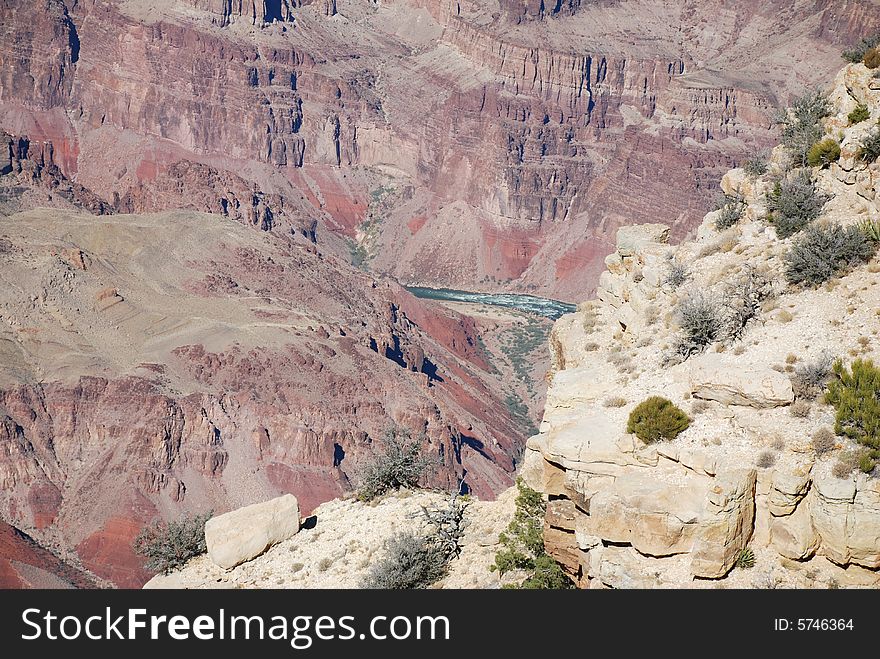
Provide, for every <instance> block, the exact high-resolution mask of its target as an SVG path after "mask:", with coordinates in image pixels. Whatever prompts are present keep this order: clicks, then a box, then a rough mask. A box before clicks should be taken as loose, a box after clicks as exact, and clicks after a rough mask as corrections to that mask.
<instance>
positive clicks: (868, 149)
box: [859, 130, 880, 163]
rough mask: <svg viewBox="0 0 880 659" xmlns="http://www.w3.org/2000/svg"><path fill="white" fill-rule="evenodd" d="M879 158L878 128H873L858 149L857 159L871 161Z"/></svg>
mask: <svg viewBox="0 0 880 659" xmlns="http://www.w3.org/2000/svg"><path fill="white" fill-rule="evenodd" d="M878 158H880V130H875V131H874V132H873V133H871V134H870V135H868V137H866V138H865V143H864V144H862V148H861V149H859V160H861V161H862V162H867V163H872V162H874V161H875V160H877V159H878Z"/></svg>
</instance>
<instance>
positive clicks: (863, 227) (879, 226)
mask: <svg viewBox="0 0 880 659" xmlns="http://www.w3.org/2000/svg"><path fill="white" fill-rule="evenodd" d="M859 231H861V232H862V233H863V234H865V238H867V239H868V240H870V241H871V242H872V243H880V222H878V221H877V220H871V219H864V220H862V221H861V222H859Z"/></svg>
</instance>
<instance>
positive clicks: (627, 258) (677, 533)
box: [523, 64, 880, 588]
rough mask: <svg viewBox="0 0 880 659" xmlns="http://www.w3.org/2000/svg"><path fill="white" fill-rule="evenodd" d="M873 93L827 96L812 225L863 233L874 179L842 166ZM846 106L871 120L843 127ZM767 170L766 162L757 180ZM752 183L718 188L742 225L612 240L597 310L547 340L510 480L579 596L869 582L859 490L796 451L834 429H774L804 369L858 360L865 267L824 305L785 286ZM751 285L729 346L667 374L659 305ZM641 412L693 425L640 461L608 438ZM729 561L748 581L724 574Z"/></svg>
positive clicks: (875, 208)
mask: <svg viewBox="0 0 880 659" xmlns="http://www.w3.org/2000/svg"><path fill="white" fill-rule="evenodd" d="M875 87H877V86H876V85H875V84H873V81H872V78H871V72H870V71H868V70H867V69H866V68H865V67H864V66H862V65H860V64H859V65H851V66H848V67H846V68H845V69H844V70H843V71H842V72H841V73H840V74H839V75H838V76H837V78H836V80H835V85H834V87H833V89H832V90H831V93H830V98H831V100H832V103H833V105H834V113H833V116H832V117H830V118H828V119H827V120H826V122H825V126H826V129H827V130H828V131H829V133H831V134H833V135H834V136H840V137H841V138H842V145H843V152H844V155H843V157H842V158H841V160H840V161H839V162H838V163H835V164H833V165H831V166H830V168H828V169H822V170H820V169H818V168H816V169H815V170H814V174H815V175H816V177H817V179H818V181H819V186H820V188H821V190H822V191H824V192H826V193H827V194H829V196H830V198H831V200H830V201H829V203H828V204H827V206H826V209H825V212H824V213H823V216H822V218H820V220H819V221H820V222H839V223H843V224H852V223H855V222H859V221H864V220H871V221H874V222H877V221H878V220H880V188H878V182H880V164H878V163H872V164H870V165H868V164H865V163H864V162H861V161H860V160H858V159H857V158H855V157H854V154H855V153H857V150H858V145H859V144H860V143H861V142H862V141H863V140H864V139H865V137H866V136H867V135H868V134H869V133H870V132H871V131H872V130H876V128H875V127H874V126H875V124H876V121H877V119H878V117H880V89H876V88H875ZM858 104H865V105H867V106H868V107H869V109H870V111H871V117H870V118H869V120H867V121H865V122H861V123H859V124H856V125H853V126H850V125H849V122H848V120H847V115H848V113H849V112H850V111H851V110H852V109H853V108H854V107H856V106H857V105H858ZM785 161H786V155H785V153H784V151H783V150H782V149H781V148H777V149H775V150H774V152H773V158H772V160H771V171H770V173H769V176H770V177H772V176H774V175H777V174H779V173H780V172H781V171H783V167H784V163H785ZM769 185H770V184H769V183H768V178H767V177H759V178H757V179H755V178H750V177H748V176H746V174H745V173H744V172H743V170H741V169H734V170H732V171H730V172H728V173H727V174H726V175H725V177H724V178H723V180H722V188H723V190H724V191H725V192H728V193H733V192H734V191H737V190H738V191H739V192H740V193H742V194H743V195H744V197H745V200H746V202H747V204H748V206H747V209H746V211H745V215H744V217H743V219H741V220H740V221H739V222H738V223H737V224H736V225H734V226H733V227H732V228H731V229H727V230H726V231H723V232H721V231H718V230H717V229H716V228H715V220H716V218H717V215H718V213H717V212H712V213H709V214H708V215H707V216H706V217H705V219H704V221H703V224H702V225H701V226H700V228H699V231H698V235H699V237H698V239H697V240H695V241H690V242H685V243H682V244H681V245H680V246H678V247H674V246H672V245H670V244H669V241H668V233H667V232H666V231H665V229H664V227H662V226H658V225H646V226H641V227H628V228H626V229H622V230H620V231H619V232H618V236H617V246H616V250H615V252H614V253H613V254H611V255H610V256H609V257H608V258H607V259H606V265H607V270H606V271H605V273H603V275H602V276H601V278H600V288H599V291H598V300H595V301H592V302H589V303H585V304H584V305H582V307H581V310H580V311H579V312H578V313H576V314H572V315H569V316H564V317H563V318H561V319H560V320H559V321H558V322H557V324H556V326H555V328H554V332H553V336H552V340H551V352H552V354H553V358H554V366H555V374H554V376H553V379H552V381H551V384H550V389H549V392H548V397H547V407H546V409H545V414H544V419H543V422H542V425H541V430H540V433H539V434H538V435H535V436H534V437H532V438H531V439H530V440H529V442H528V444H527V454H526V458H525V466H524V467H523V475H524V477H525V478H526V479H527V480H528V482H529V483H530V484H532V485H533V486H534V487H536V488H538V489H540V490H541V491H543V492H544V493H546V494H547V495H548V496H549V498H550V501H549V504H548V509H547V516H546V520H545V536H544V537H545V542H546V544H547V547H548V550H549V551H550V552H551V553H552V554H553V555H554V556H555V557H556V558H557V560H559V561H560V562H561V563H562V564H563V565H564V567H565V569H566V570H567V571H568V573H569V574H570V575H571V577H572V578H573V579H574V580H575V581H576V582H577V583H578V584H579V585H581V586H583V587H590V588H609V587H610V588H629V587H638V588H652V587H712V586H713V585H714V584H715V583H716V581H717V580H721V582H722V583H725V584H729V585H731V586H748V587H775V586H778V585H782V584H787V585H799V586H811V587H813V586H819V587H822V586H826V585H832V586H833V585H848V586H866V585H873V586H876V585H878V584H880V574H878V572H877V570H878V568H880V497H878V494H880V479H878V478H877V472H876V470H875V472H874V473H872V474H865V473H860V472H859V471H858V470H854V471H853V472H852V473H849V474H846V473H844V474H840V473H837V471H835V472H832V467H833V465H834V463H835V462H836V461H837V459H838V458H839V457H840V456H841V455H842V454H843V453H845V452H846V451H848V450H852V449H853V448H854V447H855V445H854V444H853V443H852V442H851V440H848V439H846V438H845V437H837V444H836V446H834V447H833V448H832V449H831V450H830V451H829V452H828V453H816V452H815V451H814V448H813V445H812V443H811V437H812V435H813V434H814V433H815V432H816V431H817V430H818V429H820V428H829V427H833V426H834V414H835V412H834V409H833V408H832V407H830V406H829V405H826V404H823V403H822V400H821V398H820V399H819V400H816V401H813V402H812V403H811V404H809V405H807V407H806V410H805V411H804V409H803V406H804V405H805V404H806V403H805V402H804V401H799V405H800V406H801V407H800V409H798V410H795V412H796V414H795V413H792V412H791V405H792V403H793V402H794V398H795V397H794V392H793V389H792V382H791V380H790V377H791V373H792V372H793V371H795V370H796V369H797V368H798V367H799V366H800V365H801V364H802V363H804V362H808V361H812V360H815V359H816V358H818V357H820V356H821V355H823V354H829V355H835V356H839V357H842V358H844V359H850V358H851V357H852V355H857V356H860V357H861V356H863V357H866V358H873V359H874V360H875V361H876V360H877V356H876V346H875V345H874V342H873V336H874V334H876V333H877V332H878V329H880V326H878V319H877V315H876V314H875V309H876V307H877V306H878V304H880V297H878V293H877V291H876V287H875V284H876V274H875V273H876V270H877V266H876V263H874V262H872V263H871V264H869V265H867V266H862V267H859V268H857V269H856V270H855V271H853V272H851V273H849V274H846V275H845V276H843V277H842V278H841V279H840V280H839V281H837V282H835V284H834V285H829V286H826V287H823V288H818V289H808V290H800V289H796V288H792V287H790V286H787V285H786V283H785V279H784V276H783V268H784V261H783V255H784V254H785V252H786V251H787V249H788V248H789V247H790V246H791V244H792V243H793V242H794V241H796V240H798V237H797V236H796V237H794V238H789V239H786V240H780V239H779V238H777V237H776V234H775V231H774V230H773V229H772V228H771V227H770V226H769V225H768V224H767V223H766V222H765V221H764V220H763V216H764V214H765V206H764V203H765V194H766V192H767V190H768V189H769ZM673 262H678V263H680V264H685V265H686V267H687V271H688V279H687V281H686V282H685V283H684V284H682V285H681V286H679V287H678V288H674V287H673V286H672V285H670V284H668V283H666V281H665V280H666V275H667V274H668V272H669V270H670V267H671V265H672V264H673ZM750 272H759V273H762V275H763V276H766V277H767V278H768V279H769V281H770V282H771V287H772V292H771V297H770V300H769V301H765V302H764V304H763V306H762V308H761V309H760V310H759V312H758V317H757V319H756V320H755V321H753V322H752V323H751V324H749V325H748V326H747V328H746V331H745V333H744V335H743V336H742V338H741V339H739V340H732V341H729V342H727V343H721V344H717V345H713V346H712V347H711V348H710V349H709V350H708V351H706V352H703V353H701V354H697V355H694V356H691V357H690V358H688V359H687V360H685V361H681V360H680V359H679V360H672V361H670V359H669V355H670V349H671V345H672V343H673V342H674V341H675V340H676V332H677V327H676V322H677V321H676V316H675V314H674V312H673V310H674V309H675V308H676V305H677V303H678V302H680V301H681V300H682V299H684V298H686V297H688V296H689V295H691V294H693V293H695V292H697V291H700V292H702V293H705V294H707V295H710V296H713V295H714V296H716V297H718V296H722V295H725V294H727V295H729V294H730V291H731V288H730V287H731V285H732V284H734V283H735V282H736V281H737V279H738V278H741V277H742V276H744V275H747V274H748V273H750ZM719 299H720V298H719ZM651 395H661V396H665V397H667V398H669V399H671V400H672V401H673V402H674V403H675V404H677V405H678V406H680V407H681V408H682V409H684V410H685V411H687V412H689V414H690V416H691V417H692V421H691V425H690V427H689V428H688V429H687V430H685V431H684V432H683V433H681V435H679V436H678V437H677V438H676V439H675V440H671V441H661V442H658V443H655V444H649V445H648V444H644V443H643V442H642V441H640V440H639V439H638V438H636V437H635V436H634V435H631V434H628V433H627V432H626V423H627V417H628V414H629V412H630V410H631V409H632V408H633V407H634V406H635V405H636V404H637V403H639V402H641V401H642V400H644V399H645V398H647V397H648V396H651ZM745 549H749V550H751V551H752V552H753V554H754V556H755V559H756V564H755V567H754V568H752V570H748V569H743V568H741V567H740V568H738V567H737V563H738V559H739V557H740V556H741V554H742V552H743V550H745Z"/></svg>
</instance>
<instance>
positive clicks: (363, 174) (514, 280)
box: [0, 0, 880, 299]
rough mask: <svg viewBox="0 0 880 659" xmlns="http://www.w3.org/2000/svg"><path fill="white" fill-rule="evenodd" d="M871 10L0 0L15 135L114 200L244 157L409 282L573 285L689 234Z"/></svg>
mask: <svg viewBox="0 0 880 659" xmlns="http://www.w3.org/2000/svg"><path fill="white" fill-rule="evenodd" d="M549 6H550V5H549V4H548V5H547V7H549ZM877 9H878V4H877V1H876V0H847V1H845V2H831V1H828V0H821V1H819V2H815V1H814V0H786V1H785V2H783V3H774V5H773V7H772V8H770V7H768V6H767V5H766V3H760V2H739V3H733V4H731V3H726V2H720V1H718V2H716V1H713V2H700V3H684V4H681V3H667V2H660V1H659V0H629V1H626V2H599V3H595V2H590V3H583V2H566V3H557V6H556V7H555V8H553V9H547V8H546V7H545V3H540V2H513V1H508V0H505V1H503V2H500V1H493V2H488V3H486V2H473V1H453V0H440V1H437V2H435V1H430V2H426V1H425V0H393V1H389V2H382V3H364V2H355V1H353V0H338V1H337V0H334V1H333V2H329V1H321V2H305V1H303V2H300V1H297V2H292V1H288V0H285V2H278V3H238V4H235V3H226V2H219V1H218V2H214V1H208V0H162V1H158V0H157V1H154V2H132V1H129V0H95V1H93V2H63V1H62V0H48V1H47V2H46V3H44V5H39V6H38V5H34V4H33V3H26V2H20V1H17V0H3V2H2V4H0V25H2V27H0V46H2V48H0V71H2V76H0V128H3V129H5V130H7V131H8V132H9V133H11V134H15V135H25V136H27V137H29V138H30V139H31V140H32V141H34V142H35V143H36V142H51V143H52V145H53V148H54V152H55V154H56V158H55V159H56V161H57V162H58V164H59V167H60V168H61V170H62V172H63V173H64V174H65V175H67V176H68V177H69V178H71V179H72V180H75V181H76V182H78V183H79V184H81V185H83V186H86V187H88V188H90V189H92V190H95V191H97V192H98V193H99V194H100V195H101V196H102V197H103V198H104V200H105V201H106V202H108V203H117V204H120V206H119V207H120V209H121V210H125V211H138V212H142V211H144V212H145V211H157V210H164V209H168V208H174V207H177V206H179V205H180V203H181V200H182V199H187V198H191V197H192V198H194V199H196V200H197V201H195V202H194V209H196V210H205V207H204V206H205V205H206V204H207V205H209V206H210V205H219V204H221V203H222V201H221V200H222V199H224V198H225V197H224V194H225V192H224V191H225V190H226V189H227V188H228V186H229V184H228V183H225V182H222V181H223V179H224V178H225V177H227V176H228V175H229V172H232V173H234V175H235V176H236V177H238V178H240V179H242V181H247V182H249V183H251V184H254V185H256V187H257V188H258V190H257V192H256V193H255V194H256V195H257V197H258V198H260V199H262V198H263V197H269V196H271V195H277V196H278V197H275V199H276V200H277V199H281V200H283V203H284V212H283V213H280V212H277V210H276V209H275V208H274V206H277V203H276V204H274V205H273V204H268V205H269V206H270V207H271V208H272V212H273V214H275V215H284V216H286V219H280V220H278V221H277V222H275V223H274V224H277V225H278V227H279V229H281V230H285V231H286V230H287V226H288V225H293V226H294V227H296V228H297V230H299V229H300V228H302V226H303V224H305V228H306V230H307V231H308V230H313V229H314V221H315V220H316V219H317V220H318V221H319V229H318V231H319V232H320V231H321V229H326V231H325V233H324V237H325V239H326V241H327V245H328V248H329V247H330V246H331V245H332V246H333V248H334V250H335V251H336V253H338V254H340V255H344V254H345V253H346V252H347V251H348V248H349V247H351V248H353V249H355V251H356V252H357V253H358V254H359V255H360V256H359V260H360V261H362V262H365V263H366V264H368V265H369V267H370V268H373V269H375V270H377V271H381V272H388V273H392V274H394V275H395V276H396V277H398V278H399V279H401V280H404V281H410V282H419V283H426V284H432V285H440V284H446V285H457V286H458V287H466V288H475V287H478V288H483V289H497V288H499V287H503V286H508V285H509V286H512V287H514V288H518V289H527V288H531V289H535V290H540V291H545V292H553V293H554V294H557V295H560V296H564V297H567V298H574V299H577V298H580V297H581V296H582V295H583V294H584V292H585V291H590V290H592V289H593V288H594V286H595V283H596V279H597V277H598V275H599V273H600V271H601V268H602V265H601V262H602V258H604V256H605V255H606V254H607V253H608V252H609V251H610V250H611V242H612V241H611V238H610V237H611V236H612V235H613V233H614V231H615V230H616V228H617V227H618V226H620V225H621V224H624V223H632V222H639V221H647V220H652V219H653V218H655V217H656V216H657V215H658V214H659V215H661V216H662V218H663V219H664V221H667V222H668V223H669V224H671V225H672V227H673V236H675V237H681V236H683V235H684V234H685V233H686V232H687V231H688V230H689V229H690V228H691V227H693V226H694V225H695V223H696V222H697V221H698V219H699V218H700V217H702V214H703V212H704V211H705V206H706V201H707V197H708V196H709V194H710V193H711V190H712V189H713V188H714V185H715V183H716V182H717V180H718V179H719V178H720V176H721V174H722V173H723V172H724V171H725V170H726V169H728V168H729V167H730V166H731V165H733V164H735V163H736V162H737V161H738V160H740V159H741V158H742V156H743V154H744V153H747V152H748V151H750V150H752V149H753V148H754V146H755V145H757V144H762V143H768V142H769V139H770V134H769V130H768V129H769V126H770V116H771V114H772V112H773V110H774V108H775V106H776V105H778V102H779V101H780V100H785V99H786V98H787V97H788V96H789V95H790V94H791V93H792V92H795V91H799V90H801V89H802V88H804V87H807V86H809V85H811V84H815V83H817V82H819V81H822V80H827V79H828V78H829V77H830V76H831V74H832V73H833V71H834V70H836V68H837V67H838V64H839V58H838V51H839V46H838V44H841V43H848V42H850V41H852V40H854V39H855V38H857V37H858V36H861V34H863V33H867V32H871V31H872V30H876V29H877V28H878V26H880V11H877ZM169 53H174V57H173V59H172V58H171V57H170V56H169ZM187 161H188V162H187ZM182 162H183V164H181V163H182ZM189 163H198V164H199V165H200V166H201V167H202V168H205V170H204V171H200V172H199V173H198V174H197V175H194V174H193V171H194V165H192V164H189ZM658 163H662V166H663V169H664V177H663V179H662V181H661V180H660V179H658V177H656V176H654V174H655V172H656V168H657V165H658ZM180 168H184V169H186V171H187V172H188V173H189V174H188V175H187V176H179V170H180ZM235 188H236V190H238V191H239V192H238V193H237V194H236V195H235V196H236V199H237V200H238V202H237V203H240V204H242V205H244V206H247V205H248V204H250V202H251V200H250V199H249V198H248V199H245V198H244V196H243V195H242V194H241V188H242V185H240V184H236V186H235ZM126 200H127V201H126ZM232 203H233V205H234V204H235V203H236V202H232ZM263 203H264V205H265V204H266V202H263ZM195 206H198V207H195ZM245 215H247V213H245ZM252 221H253V223H254V224H255V225H257V226H259V227H261V228H269V226H270V225H272V224H273V222H266V221H264V214H260V219H257V220H252ZM309 227H311V228H309ZM330 234H332V235H330ZM346 243H347V245H346ZM438 244H442V245H445V246H446V247H447V249H444V250H442V251H441V250H437V249H436V246H437V245H438Z"/></svg>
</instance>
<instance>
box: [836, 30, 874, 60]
mask: <svg viewBox="0 0 880 659" xmlns="http://www.w3.org/2000/svg"><path fill="white" fill-rule="evenodd" d="M877 44H880V32H878V33H877V34H872V35H870V36H867V37H865V38H864V39H862V40H861V41H859V42H858V43H857V44H856V45H855V46H853V47H852V48H847V49H846V50H844V51H843V53H842V57H843V59H845V60H846V61H847V62H850V63H852V64H855V63H856V62H861V61H862V60H863V59H865V54H866V53H867V52H868V51H869V50H871V49H872V48H873V47H874V46H876V45H877Z"/></svg>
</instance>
